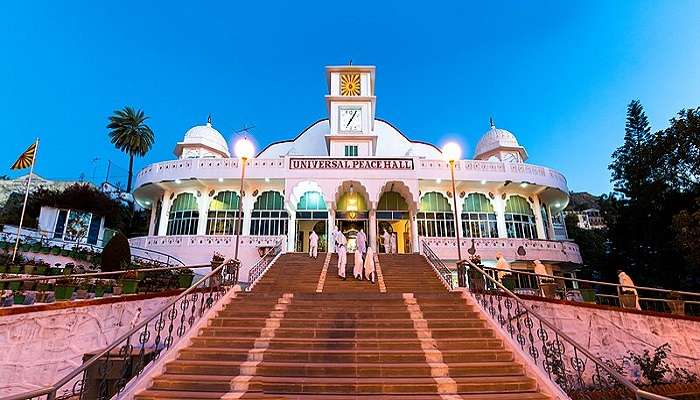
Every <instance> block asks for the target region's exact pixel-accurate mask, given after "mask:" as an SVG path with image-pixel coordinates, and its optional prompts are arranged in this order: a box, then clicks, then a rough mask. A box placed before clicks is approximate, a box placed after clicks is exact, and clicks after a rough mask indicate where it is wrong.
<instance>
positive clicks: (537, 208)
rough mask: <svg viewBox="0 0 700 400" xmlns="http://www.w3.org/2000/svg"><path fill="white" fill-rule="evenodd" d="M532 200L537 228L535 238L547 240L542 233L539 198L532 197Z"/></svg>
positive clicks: (543, 228) (542, 225) (542, 224)
mask: <svg viewBox="0 0 700 400" xmlns="http://www.w3.org/2000/svg"><path fill="white" fill-rule="evenodd" d="M533 200H534V203H533V208H534V210H533V211H534V212H535V227H536V228H537V238H538V239H547V235H545V233H544V230H545V226H544V221H543V220H542V211H541V210H540V197H539V196H534V198H533Z"/></svg>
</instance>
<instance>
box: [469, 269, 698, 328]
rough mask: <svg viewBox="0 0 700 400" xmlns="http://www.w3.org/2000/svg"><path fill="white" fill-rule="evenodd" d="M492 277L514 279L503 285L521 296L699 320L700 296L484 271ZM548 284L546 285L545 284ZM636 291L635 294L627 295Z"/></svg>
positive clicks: (577, 280)
mask: <svg viewBox="0 0 700 400" xmlns="http://www.w3.org/2000/svg"><path fill="white" fill-rule="evenodd" d="M483 269H484V271H485V272H486V273H488V274H489V275H490V276H491V277H493V278H496V277H497V275H498V272H499V271H500V272H501V273H502V275H503V274H504V273H505V274H508V275H510V276H511V278H503V280H502V281H501V283H503V284H504V285H505V286H506V287H508V288H509V289H510V290H511V291H513V292H515V293H517V294H521V295H533V296H544V297H551V298H556V299H560V300H568V301H578V302H590V303H596V304H601V305H607V306H613V307H621V308H631V309H636V308H637V305H639V309H640V310H644V311H654V312H661V313H673V314H677V315H691V316H700V293H695V292H688V291H682V290H669V289H659V288H651V287H645V286H623V285H620V284H618V283H609V282H600V281H593V280H588V279H578V278H569V277H564V276H551V275H538V274H536V273H533V272H528V271H519V270H499V269H497V268H491V267H483ZM543 282H546V283H547V284H545V285H543V284H542V283H543ZM631 290H634V291H635V292H636V294H625V292H629V291H631Z"/></svg>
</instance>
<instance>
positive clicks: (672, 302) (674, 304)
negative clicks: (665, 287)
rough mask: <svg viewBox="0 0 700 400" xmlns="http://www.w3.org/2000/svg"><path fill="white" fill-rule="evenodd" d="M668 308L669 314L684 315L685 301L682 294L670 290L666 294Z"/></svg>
mask: <svg viewBox="0 0 700 400" xmlns="http://www.w3.org/2000/svg"><path fill="white" fill-rule="evenodd" d="M666 299H667V300H668V301H667V304H668V308H670V309H671V314H675V315H685V301H683V296H681V294H680V293H678V292H670V293H669V294H668V296H666Z"/></svg>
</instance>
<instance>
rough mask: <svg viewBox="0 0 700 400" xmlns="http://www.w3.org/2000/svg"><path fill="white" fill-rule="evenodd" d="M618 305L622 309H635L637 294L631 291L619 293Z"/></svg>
mask: <svg viewBox="0 0 700 400" xmlns="http://www.w3.org/2000/svg"><path fill="white" fill-rule="evenodd" d="M620 305H622V308H637V294H636V293H635V292H633V291H631V290H623V291H622V293H620Z"/></svg>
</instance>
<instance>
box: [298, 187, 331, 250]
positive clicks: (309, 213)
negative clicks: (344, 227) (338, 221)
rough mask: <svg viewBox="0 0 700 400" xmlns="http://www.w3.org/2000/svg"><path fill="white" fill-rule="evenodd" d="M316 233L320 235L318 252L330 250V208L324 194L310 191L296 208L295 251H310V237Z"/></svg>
mask: <svg viewBox="0 0 700 400" xmlns="http://www.w3.org/2000/svg"><path fill="white" fill-rule="evenodd" d="M312 231H314V232H316V234H317V235H318V239H319V240H318V251H321V252H323V251H327V249H328V238H327V236H328V207H327V206H326V201H325V200H324V199H323V194H321V192H317V191H309V192H306V193H304V194H303V195H301V197H300V199H299V202H298V203H297V207H296V243H295V250H296V251H300V252H304V253H306V252H308V251H309V235H311V232H312Z"/></svg>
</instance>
